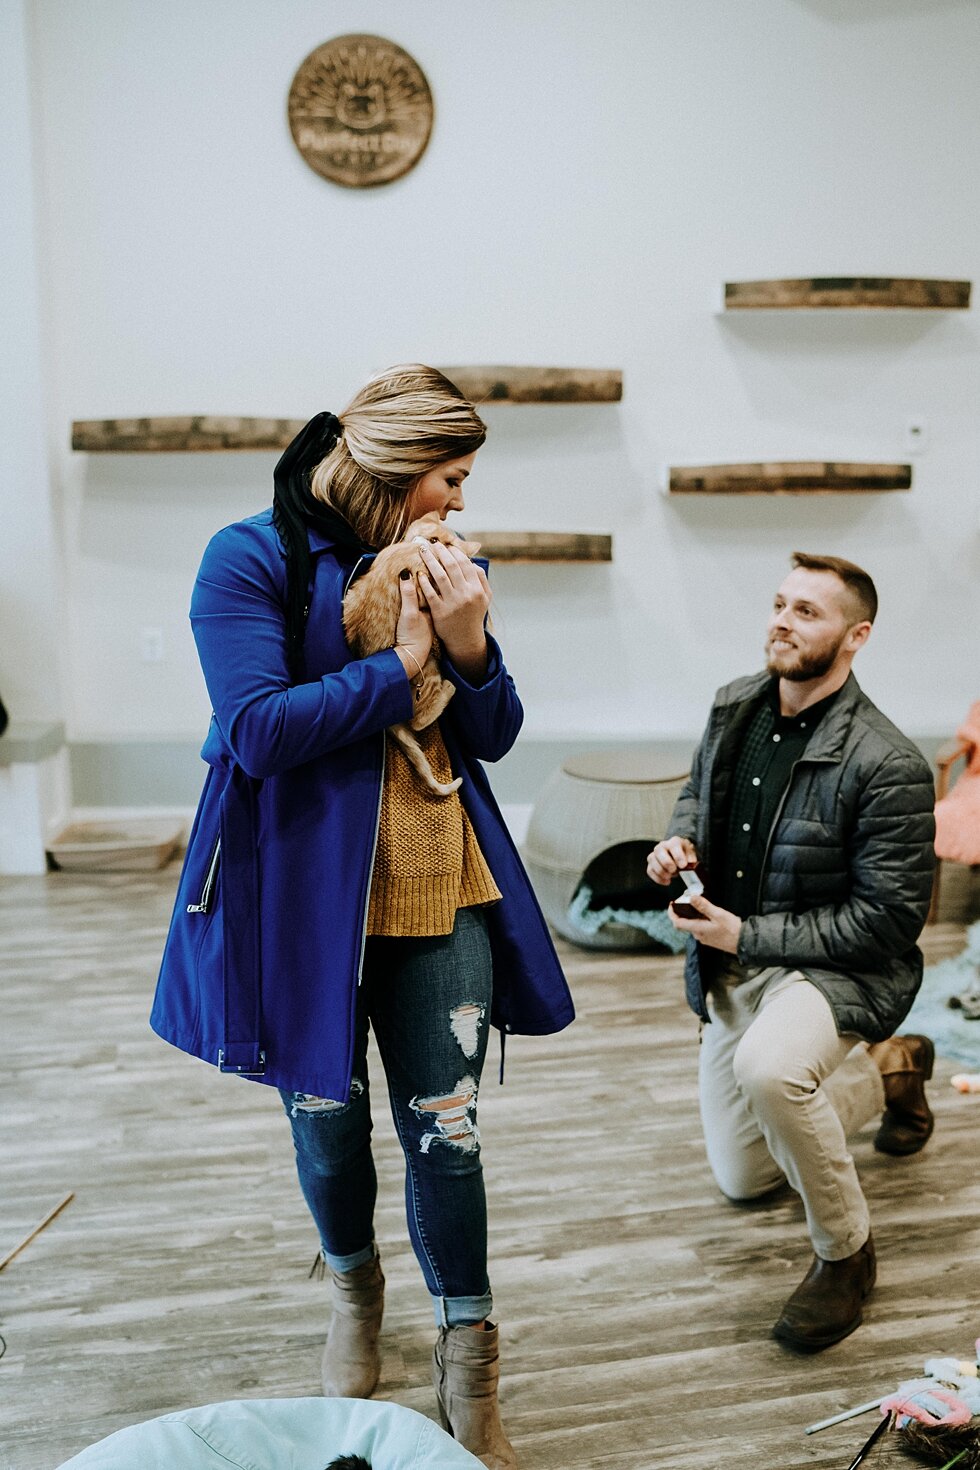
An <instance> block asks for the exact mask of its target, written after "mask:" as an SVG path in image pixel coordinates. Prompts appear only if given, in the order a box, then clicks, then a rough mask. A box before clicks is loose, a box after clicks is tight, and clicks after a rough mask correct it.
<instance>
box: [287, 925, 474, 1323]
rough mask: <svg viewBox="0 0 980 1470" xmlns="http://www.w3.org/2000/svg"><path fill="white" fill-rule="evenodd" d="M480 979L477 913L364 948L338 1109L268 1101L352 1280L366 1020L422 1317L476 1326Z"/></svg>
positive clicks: (368, 1181) (361, 1237)
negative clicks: (282, 1113)
mask: <svg viewBox="0 0 980 1470" xmlns="http://www.w3.org/2000/svg"><path fill="white" fill-rule="evenodd" d="M492 984H493V971H492V964H491V958H490V941H489V938H488V936H487V924H486V917H485V914H484V912H483V910H482V909H480V908H465V909H460V910H459V911H458V912H457V914H456V923H455V927H454V928H453V931H452V933H451V934H445V935H437V936H434V937H430V938H419V939H394V938H388V937H385V936H373V937H371V938H369V939H368V940H367V943H366V948H365V954H364V970H363V978H362V981H361V985H360V990H359V992H358V1001H357V1021H356V1028H357V1029H356V1042H355V1049H354V1069H353V1080H352V1083H351V1096H350V1101H349V1102H346V1103H337V1102H332V1101H331V1100H330V1099H329V1098H316V1097H311V1096H309V1095H308V1094H307V1093H302V1092H298V1093H297V1092H286V1091H283V1092H281V1094H280V1095H281V1097H282V1100H283V1103H284V1105H285V1108H286V1113H287V1115H288V1117H289V1121H290V1124H291V1126H292V1130H293V1143H294V1146H295V1149H296V1162H297V1168H298V1171H299V1182H300V1187H301V1188H302V1191H303V1195H304V1197H305V1199H306V1203H307V1205H308V1206H309V1208H310V1213H311V1214H312V1216H313V1219H314V1221H315V1223H316V1227H317V1230H318V1231H319V1234H320V1246H321V1251H322V1254H323V1258H324V1260H325V1261H326V1262H327V1265H328V1266H331V1267H332V1268H333V1270H335V1271H352V1270H354V1268H355V1267H357V1266H360V1265H362V1264H364V1263H365V1262H366V1261H369V1260H370V1259H371V1257H372V1255H373V1254H374V1205H375V1199H376V1196H377V1176H376V1174H375V1169H374V1159H373V1158H372V1155H371V1126H372V1125H371V1098H370V1088H369V1085H368V1074H367V1041H368V1025H369V1024H370V1026H371V1028H372V1029H373V1031H374V1035H375V1039H376V1040H377V1044H378V1050H379V1052H380V1053H381V1061H382V1064H383V1066H384V1071H385V1077H386V1080H387V1084H388V1099H389V1103H390V1105H391V1114H392V1117H393V1119H394V1122H395V1129H396V1131H397V1133H398V1137H399V1140H400V1142H401V1146H402V1151H403V1152H404V1155H405V1199H406V1207H407V1212H408V1231H409V1236H410V1238H411V1241H412V1246H413V1248H414V1250H415V1254H416V1256H417V1257H418V1261H419V1265H420V1266H421V1267H422V1274H423V1276H424V1277H425V1284H426V1286H427V1287H428V1289H429V1292H430V1294H431V1296H432V1298H433V1306H434V1309H435V1315H436V1321H437V1322H438V1323H439V1324H440V1325H441V1326H445V1327H456V1326H460V1325H462V1324H465V1323H470V1322H481V1321H482V1320H483V1319H484V1318H485V1317H487V1316H488V1315H489V1313H490V1309H491V1306H492V1299H491V1296H490V1282H489V1279H488V1277H487V1206H486V1195H485V1193H484V1188H483V1167H482V1164H481V1162H480V1135H479V1132H478V1130H477V1123H476V1102H477V1091H478V1088H479V1083H480V1077H481V1074H482V1071H483V1062H484V1058H485V1057H486V1051H487V1032H488V1030H489V1026H490V998H491V990H492Z"/></svg>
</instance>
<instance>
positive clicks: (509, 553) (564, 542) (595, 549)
mask: <svg viewBox="0 0 980 1470" xmlns="http://www.w3.org/2000/svg"><path fill="white" fill-rule="evenodd" d="M466 534H467V536H468V537H471V538H472V539H473V540H474V541H479V543H480V551H479V555H480V556H485V557H486V558H487V559H488V560H489V561H497V562H501V561H509V562H546V561H556V562H566V563H567V562H604V561H605V562H608V561H612V537H611V536H601V535H591V534H586V533H582V532H576V531H467V533H466Z"/></svg>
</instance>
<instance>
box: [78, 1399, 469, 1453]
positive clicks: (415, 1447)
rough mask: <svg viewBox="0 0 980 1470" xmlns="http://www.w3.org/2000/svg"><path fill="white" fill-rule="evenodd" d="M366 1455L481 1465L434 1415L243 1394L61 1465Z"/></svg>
mask: <svg viewBox="0 0 980 1470" xmlns="http://www.w3.org/2000/svg"><path fill="white" fill-rule="evenodd" d="M341 1455H362V1456H363V1457H364V1458H365V1459H366V1460H367V1461H368V1463H369V1464H370V1466H371V1470H480V1461H479V1460H478V1459H476V1457H475V1456H474V1455H471V1454H470V1452H469V1450H464V1449H463V1448H462V1447H461V1446H460V1445H458V1444H457V1443H456V1441H455V1440H453V1439H451V1438H450V1437H449V1435H448V1434H444V1433H443V1431H442V1430H441V1429H440V1428H439V1427H438V1425H436V1424H433V1422H432V1421H431V1419H426V1418H424V1417H423V1416H422V1415H421V1414H417V1413H416V1412H415V1410H414V1409H405V1408H403V1407H402V1406H401V1405H400V1404H386V1403H370V1402H368V1401H367V1400H366V1399H325V1398H296V1399H241V1400H237V1401H234V1402H229V1403H219V1404H205V1405H204V1406H203V1407H202V1408H199V1409H183V1410H181V1411H180V1412H179V1413H176V1414H164V1415H162V1416H161V1417H160V1418H159V1419H150V1420H148V1421H147V1422H146V1423H145V1424H133V1425H131V1426H130V1427H129V1428H128V1429H120V1430H119V1431H118V1432H117V1433H116V1434H110V1435H109V1437H108V1439H103V1440H100V1441H99V1443H98V1444H94V1445H92V1446H90V1448H89V1449H87V1450H82V1452H81V1454H80V1455H75V1456H74V1457H73V1458H72V1459H71V1460H66V1461H65V1462H64V1464H63V1465H61V1466H60V1467H59V1470H134V1467H136V1466H138V1467H139V1470H178V1467H179V1470H323V1467H324V1465H327V1464H329V1463H330V1461H331V1460H334V1459H336V1458H338V1457H339V1456H341Z"/></svg>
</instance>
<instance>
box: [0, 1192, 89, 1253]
mask: <svg viewBox="0 0 980 1470" xmlns="http://www.w3.org/2000/svg"><path fill="white" fill-rule="evenodd" d="M74 1198H75V1192H74V1190H73V1191H72V1192H71V1194H66V1195H65V1197H64V1199H63V1200H61V1201H60V1203H59V1204H56V1205H55V1207H54V1209H53V1210H49V1211H48V1213H47V1214H46V1215H45V1217H44V1219H43V1220H42V1221H41V1222H40V1224H39V1225H35V1226H34V1229H33V1230H32V1231H31V1233H30V1235H25V1236H24V1239H23V1240H22V1241H21V1243H20V1245H15V1246H14V1248H13V1250H12V1251H8V1253H7V1254H6V1255H5V1256H4V1258H3V1260H2V1261H0V1271H2V1270H3V1269H4V1268H5V1267H6V1266H9V1265H10V1263H11V1261H12V1260H13V1259H14V1256H19V1255H20V1253H21V1251H22V1250H23V1249H24V1247H25V1245H30V1243H31V1241H32V1240H33V1239H34V1237H35V1235H40V1233H41V1231H42V1230H43V1229H44V1228H45V1226H47V1225H50V1224H51V1221H52V1220H53V1219H54V1217H55V1215H60V1214H61V1212H62V1210H63V1209H64V1208H65V1205H70V1204H71V1202H72V1200H73V1199H74Z"/></svg>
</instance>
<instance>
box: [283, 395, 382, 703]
mask: <svg viewBox="0 0 980 1470" xmlns="http://www.w3.org/2000/svg"><path fill="white" fill-rule="evenodd" d="M343 432H344V428H343V425H342V424H341V422H340V420H339V419H338V418H337V416H336V415H335V414H332V413H318V414H316V415H315V416H314V417H313V418H311V419H310V421H309V423H308V424H305V425H304V426H303V428H302V429H300V431H299V433H298V434H297V435H296V438H295V439H293V440H292V441H291V443H290V444H288V445H287V447H286V449H285V450H284V451H283V454H282V458H281V459H280V460H279V463H278V464H277V465H276V468H275V470H274V472H273V480H274V482H275V493H274V495H273V497H272V524H273V525H274V526H275V528H276V531H277V533H278V536H279V540H280V541H281V542H282V549H283V551H284V552H285V553H286V658H287V660H288V663H289V667H290V670H291V671H292V673H293V674H294V675H295V676H301V674H302V668H303V640H304V636H305V633H306V616H307V613H308V612H309V604H308V600H307V599H308V597H309V586H310V542H309V537H308V535H307V529H308V527H310V526H314V527H315V528H316V529H317V530H318V531H321V532H322V533H323V534H324V535H326V536H329V537H330V539H331V540H332V541H333V542H335V543H336V545H338V546H342V547H344V548H345V549H348V550H350V551H353V552H356V553H357V554H358V555H362V554H363V553H364V552H366V551H372V550H373V549H374V548H373V547H371V546H368V545H367V544H366V542H364V541H362V540H361V538H360V537H359V536H358V535H357V533H356V532H355V531H354V529H353V527H352V526H351V525H349V523H348V522H347V521H345V520H344V518H343V516H342V515H341V514H340V512H339V511H336V510H334V509H333V507H332V506H329V505H325V504H324V503H323V501H322V500H317V499H316V497H315V496H314V495H313V494H312V493H311V491H310V476H311V475H312V473H313V471H314V470H315V469H316V467H317V465H318V464H319V463H320V461H321V460H322V459H325V458H326V456H327V455H328V454H329V453H330V451H331V449H333V447H334V445H335V444H336V442H337V440H338V439H339V438H340V436H341V434H342V433H343Z"/></svg>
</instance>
